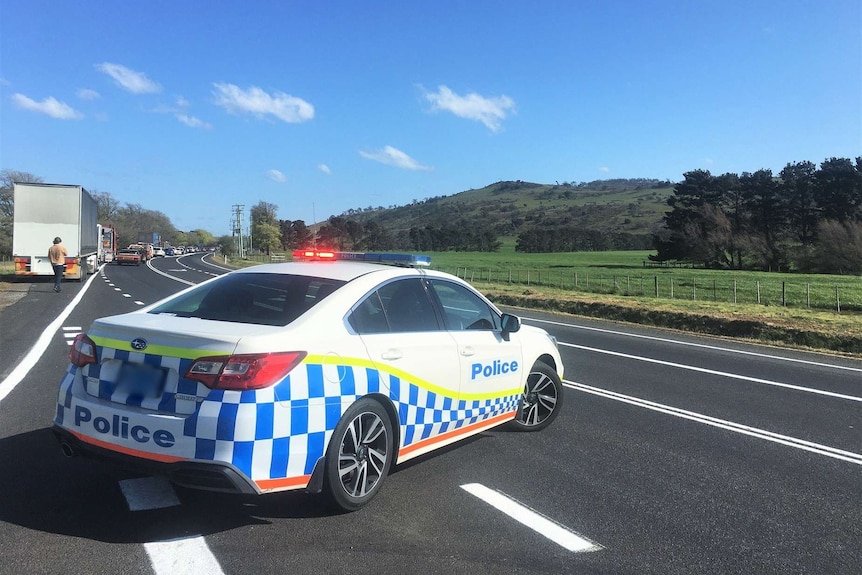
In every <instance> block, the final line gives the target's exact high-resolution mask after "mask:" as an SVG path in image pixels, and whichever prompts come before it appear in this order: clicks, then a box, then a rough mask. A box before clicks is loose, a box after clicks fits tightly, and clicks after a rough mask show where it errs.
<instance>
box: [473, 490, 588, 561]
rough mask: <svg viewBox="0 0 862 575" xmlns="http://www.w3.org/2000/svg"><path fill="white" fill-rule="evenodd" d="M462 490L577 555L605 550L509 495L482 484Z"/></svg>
mask: <svg viewBox="0 0 862 575" xmlns="http://www.w3.org/2000/svg"><path fill="white" fill-rule="evenodd" d="M461 489H463V490H464V491H466V492H467V493H470V494H471V495H474V496H476V497H478V498H479V499H481V500H482V501H484V502H485V503H488V504H489V505H491V506H492V507H494V508H496V509H498V510H500V511H502V512H503V513H505V514H506V515H508V516H509V517H511V518H512V519H514V520H515V521H518V522H519V523H521V524H522V525H525V526H526V527H529V528H530V529H532V530H533V531H535V532H536V533H538V534H540V535H542V536H544V537H547V538H548V539H550V540H551V541H553V542H554V543H556V544H557V545H559V546H560V547H563V548H565V549H568V550H569V551H572V552H575V553H583V552H585V551H598V550H600V549H603V547H602V546H601V545H598V544H596V543H593V542H592V541H590V540H589V539H586V538H584V537H581V536H580V535H578V534H577V533H575V532H574V531H572V530H570V529H567V528H566V527H564V526H562V525H560V524H559V523H557V522H556V521H553V520H551V519H548V518H547V517H545V516H544V515H542V514H540V513H538V512H537V511H533V510H532V509H530V508H529V507H527V506H525V505H523V504H521V503H518V502H517V501H515V500H514V499H512V498H511V497H509V496H508V495H504V494H502V493H500V492H499V491H494V490H493V489H489V488H487V487H485V486H484V485H482V484H480V483H467V484H465V485H462V486H461Z"/></svg>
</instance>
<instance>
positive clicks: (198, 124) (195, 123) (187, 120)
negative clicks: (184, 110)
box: [176, 114, 212, 130]
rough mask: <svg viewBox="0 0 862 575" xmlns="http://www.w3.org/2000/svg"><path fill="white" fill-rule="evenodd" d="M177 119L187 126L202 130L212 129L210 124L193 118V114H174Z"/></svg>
mask: <svg viewBox="0 0 862 575" xmlns="http://www.w3.org/2000/svg"><path fill="white" fill-rule="evenodd" d="M176 118H177V120H179V121H180V122H182V123H183V124H185V125H186V126H188V127H189V128H203V129H204V130H210V129H212V125H211V124H209V123H207V122H204V121H203V120H200V119H198V118H195V117H194V116H187V115H185V114H176Z"/></svg>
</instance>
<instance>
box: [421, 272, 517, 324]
mask: <svg viewBox="0 0 862 575" xmlns="http://www.w3.org/2000/svg"><path fill="white" fill-rule="evenodd" d="M429 283H430V285H431V289H432V290H434V293H435V294H436V295H437V298H438V299H439V300H440V303H441V304H442V306H443V317H444V318H445V320H446V329H448V330H451V331H458V330H465V329H480V330H492V329H500V318H499V317H498V316H497V314H496V313H494V310H492V309H491V308H490V307H489V306H488V304H487V303H485V301H484V300H483V299H482V298H480V297H479V296H478V295H476V294H475V293H473V292H472V291H470V290H469V289H467V288H465V287H464V286H462V285H458V284H456V283H453V282H449V281H444V280H431V281H430V282H429Z"/></svg>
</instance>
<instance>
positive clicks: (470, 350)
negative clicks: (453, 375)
mask: <svg viewBox="0 0 862 575" xmlns="http://www.w3.org/2000/svg"><path fill="white" fill-rule="evenodd" d="M461 355H463V356H464V357H470V356H471V355H476V350H475V349H473V348H472V347H470V346H469V345H468V346H467V347H462V348H461Z"/></svg>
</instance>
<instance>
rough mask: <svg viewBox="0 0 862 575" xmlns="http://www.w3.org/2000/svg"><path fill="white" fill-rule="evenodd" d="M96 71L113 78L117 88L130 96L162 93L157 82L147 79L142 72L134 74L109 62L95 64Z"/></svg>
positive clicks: (132, 71)
mask: <svg viewBox="0 0 862 575" xmlns="http://www.w3.org/2000/svg"><path fill="white" fill-rule="evenodd" d="M96 70H98V71H99V72H102V73H104V74H107V75H108V76H110V77H111V78H113V79H114V82H116V83H117V85H118V86H120V87H121V88H123V89H124V90H128V91H129V92H131V93H132V94H150V93H157V92H161V91H162V87H161V86H160V85H159V84H158V83H157V82H153V81H152V80H150V79H149V78H147V75H146V74H144V73H143V72H135V71H134V70H130V69H129V68H126V67H125V66H121V65H119V64H111V63H109V62H104V63H102V64H96Z"/></svg>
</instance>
